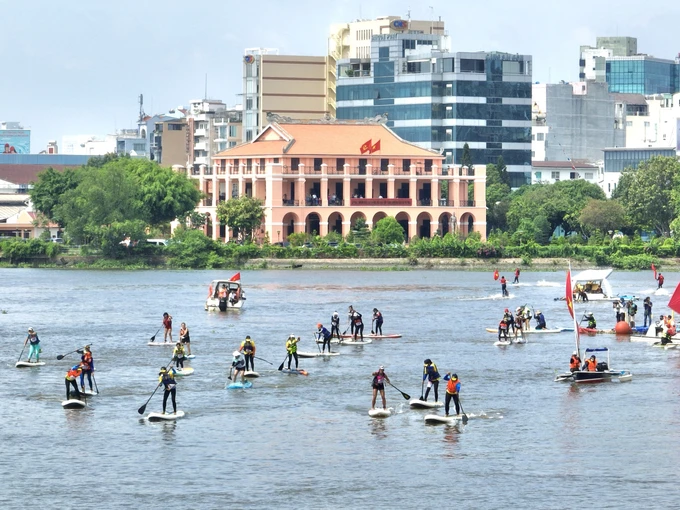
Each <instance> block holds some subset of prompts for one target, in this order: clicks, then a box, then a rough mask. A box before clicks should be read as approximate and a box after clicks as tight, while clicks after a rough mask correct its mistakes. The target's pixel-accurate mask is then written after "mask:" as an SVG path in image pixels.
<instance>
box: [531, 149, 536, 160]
mask: <svg viewBox="0 0 680 510" xmlns="http://www.w3.org/2000/svg"><path fill="white" fill-rule="evenodd" d="M535 157H536V151H531V159H534V158H535Z"/></svg>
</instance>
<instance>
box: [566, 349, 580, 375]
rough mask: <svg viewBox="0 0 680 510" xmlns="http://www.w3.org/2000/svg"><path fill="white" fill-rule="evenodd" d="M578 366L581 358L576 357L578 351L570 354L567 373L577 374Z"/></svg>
mask: <svg viewBox="0 0 680 510" xmlns="http://www.w3.org/2000/svg"><path fill="white" fill-rule="evenodd" d="M580 366H581V358H580V357H579V355H578V351H574V352H572V353H571V358H569V371H570V372H572V373H574V372H578V369H579V367H580Z"/></svg>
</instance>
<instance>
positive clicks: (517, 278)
mask: <svg viewBox="0 0 680 510" xmlns="http://www.w3.org/2000/svg"><path fill="white" fill-rule="evenodd" d="M512 283H519V267H516V268H515V279H514V280H513V281H512Z"/></svg>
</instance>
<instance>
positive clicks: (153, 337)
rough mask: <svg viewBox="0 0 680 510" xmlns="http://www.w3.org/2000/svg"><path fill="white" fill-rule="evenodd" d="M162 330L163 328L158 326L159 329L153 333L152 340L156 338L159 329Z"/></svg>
mask: <svg viewBox="0 0 680 510" xmlns="http://www.w3.org/2000/svg"><path fill="white" fill-rule="evenodd" d="M160 330H161V328H158V330H157V331H156V332H155V333H154V334H153V336H152V337H151V341H152V342H153V341H155V340H156V335H157V334H158V331H160Z"/></svg>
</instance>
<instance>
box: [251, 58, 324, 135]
mask: <svg viewBox="0 0 680 510" xmlns="http://www.w3.org/2000/svg"><path fill="white" fill-rule="evenodd" d="M334 75H335V60H334V59H333V58H332V57H330V56H324V57H308V56H299V55H279V54H278V50H276V49H270V48H248V49H246V50H245V55H244V57H243V101H244V102H243V141H245V142H248V141H251V140H253V139H254V138H255V137H256V136H257V135H258V133H259V132H260V131H261V130H262V129H263V128H264V126H266V125H267V122H266V120H267V113H274V114H277V115H281V116H283V117H287V118H291V119H298V120H313V119H320V118H322V117H324V116H330V117H334V116H335V83H334V82H335V78H334Z"/></svg>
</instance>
